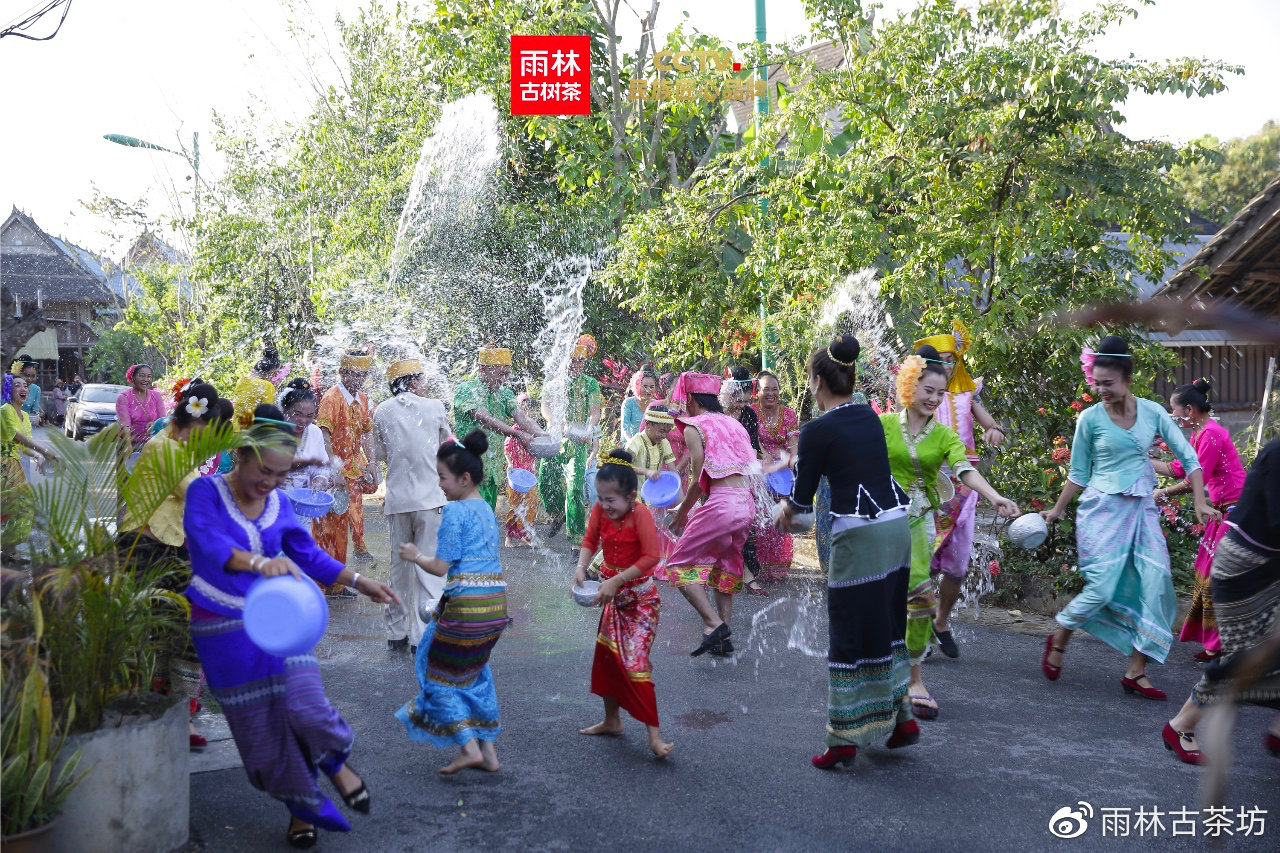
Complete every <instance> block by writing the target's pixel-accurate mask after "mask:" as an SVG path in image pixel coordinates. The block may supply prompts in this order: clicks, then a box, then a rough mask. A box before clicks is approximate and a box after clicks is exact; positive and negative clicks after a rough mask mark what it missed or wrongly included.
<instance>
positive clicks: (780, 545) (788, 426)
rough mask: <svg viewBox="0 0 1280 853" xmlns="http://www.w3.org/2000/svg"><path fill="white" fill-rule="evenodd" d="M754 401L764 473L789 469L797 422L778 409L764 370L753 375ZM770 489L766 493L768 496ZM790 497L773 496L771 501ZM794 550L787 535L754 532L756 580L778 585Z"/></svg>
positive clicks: (771, 379) (777, 395) (777, 389)
mask: <svg viewBox="0 0 1280 853" xmlns="http://www.w3.org/2000/svg"><path fill="white" fill-rule="evenodd" d="M756 389H757V397H756V402H755V404H754V405H753V406H752V407H751V408H752V409H754V410H755V412H756V415H757V417H759V419H760V428H759V433H760V454H761V456H762V457H763V459H762V461H763V462H764V472H765V473H766V474H769V473H771V472H773V471H776V470H780V469H782V468H789V467H791V465H792V463H793V462H794V461H795V458H796V443H797V442H798V441H799V439H800V418H798V417H797V416H796V413H795V411H794V410H792V409H790V408H788V407H786V406H784V405H782V402H781V391H782V388H781V386H780V385H779V384H778V377H776V376H774V375H773V374H772V373H770V372H769V371H767V370H762V371H760V372H759V373H758V374H756ZM772 491H773V490H772V488H771V489H770V492H772ZM787 497H791V496H790V495H779V494H774V495H773V498H774V500H775V501H777V500H779V499H781V498H787ZM794 549H795V546H794V544H793V542H792V540H791V534H790V533H786V532H784V531H782V530H779V529H778V528H777V527H775V526H774V525H772V524H770V525H768V526H766V527H762V528H761V529H759V530H757V531H756V556H757V558H758V559H759V560H760V580H762V581H781V580H786V579H787V574H788V573H789V572H790V571H791V560H792V558H793V556H794Z"/></svg>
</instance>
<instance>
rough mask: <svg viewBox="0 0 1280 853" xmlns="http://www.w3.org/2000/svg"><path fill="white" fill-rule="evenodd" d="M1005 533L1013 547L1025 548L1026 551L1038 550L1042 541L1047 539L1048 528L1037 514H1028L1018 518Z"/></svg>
mask: <svg viewBox="0 0 1280 853" xmlns="http://www.w3.org/2000/svg"><path fill="white" fill-rule="evenodd" d="M1006 532H1007V533H1008V534H1009V539H1010V540H1011V541H1012V542H1013V544H1014V545H1017V546H1018V547H1019V548H1026V549H1027V550H1028V551H1029V550H1031V549H1032V548H1039V547H1040V545H1041V544H1042V543H1043V542H1044V540H1045V539H1047V538H1049V528H1048V526H1047V525H1046V524H1045V523H1044V519H1043V518H1041V517H1040V513H1038V512H1029V513H1027V514H1026V515H1021V516H1018V517H1017V518H1015V519H1014V520H1013V522H1012V523H1011V524H1010V525H1009V529H1008V530H1007V531H1006Z"/></svg>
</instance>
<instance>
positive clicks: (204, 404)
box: [187, 397, 209, 418]
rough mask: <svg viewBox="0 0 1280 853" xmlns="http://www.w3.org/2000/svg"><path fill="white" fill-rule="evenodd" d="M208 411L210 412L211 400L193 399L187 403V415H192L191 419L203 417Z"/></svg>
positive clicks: (203, 398)
mask: <svg viewBox="0 0 1280 853" xmlns="http://www.w3.org/2000/svg"><path fill="white" fill-rule="evenodd" d="M207 411H209V398H207V397H192V398H191V399H190V400H188V401H187V414H189V415H191V417H193V418H199V417H203V416H204V413H205V412H207Z"/></svg>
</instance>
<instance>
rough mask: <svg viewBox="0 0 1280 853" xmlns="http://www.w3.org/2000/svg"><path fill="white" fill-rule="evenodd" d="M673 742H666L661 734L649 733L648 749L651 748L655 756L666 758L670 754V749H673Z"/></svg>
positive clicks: (674, 746)
mask: <svg viewBox="0 0 1280 853" xmlns="http://www.w3.org/2000/svg"><path fill="white" fill-rule="evenodd" d="M675 748H676V745H675V744H674V743H666V742H665V741H663V739H662V735H661V734H652V735H649V749H651V750H653V755H654V757H655V758H666V757H667V756H668V755H670V754H671V750H673V749H675Z"/></svg>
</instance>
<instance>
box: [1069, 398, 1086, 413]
mask: <svg viewBox="0 0 1280 853" xmlns="http://www.w3.org/2000/svg"><path fill="white" fill-rule="evenodd" d="M1071 408H1072V409H1075V410H1076V411H1077V412H1078V411H1080V410H1081V409H1083V408H1084V403H1081V402H1080V401H1079V400H1072V401H1071Z"/></svg>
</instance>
